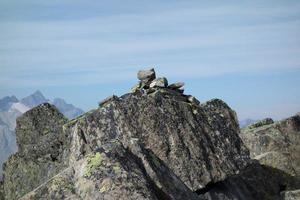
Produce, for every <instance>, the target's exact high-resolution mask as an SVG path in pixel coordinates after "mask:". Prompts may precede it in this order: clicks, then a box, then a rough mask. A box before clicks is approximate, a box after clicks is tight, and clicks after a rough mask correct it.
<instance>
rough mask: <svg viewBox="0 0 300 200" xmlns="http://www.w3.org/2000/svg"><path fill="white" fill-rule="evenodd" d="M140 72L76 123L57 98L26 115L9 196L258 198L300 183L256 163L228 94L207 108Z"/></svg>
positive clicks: (9, 173)
mask: <svg viewBox="0 0 300 200" xmlns="http://www.w3.org/2000/svg"><path fill="white" fill-rule="evenodd" d="M151 71H152V70H151ZM153 71H154V70H153ZM146 74H147V73H146ZM150 74H151V73H150ZM154 74H155V73H154ZM138 77H140V80H141V79H142V80H141V82H140V83H139V84H138V85H137V86H136V87H135V89H134V90H133V91H132V93H128V94H125V95H123V96H120V97H117V96H112V97H110V98H107V99H105V100H104V101H101V103H100V104H99V108H97V109H96V110H92V111H90V112H88V113H86V114H84V115H82V116H80V117H78V118H76V119H74V120H71V121H67V120H66V119H65V118H64V117H63V116H62V115H61V114H60V113H58V112H57V110H56V109H55V108H54V107H52V106H51V105H49V104H42V105H40V106H38V107H37V108H34V109H33V110H30V111H28V112H27V113H25V114H24V115H23V116H22V117H20V118H19V119H18V122H17V141H18V145H19V149H20V151H19V152H18V153H17V154H15V155H13V156H11V157H10V159H9V161H8V162H7V163H6V165H5V176H4V196H5V199H18V198H21V199H24V200H25V199H26V200H28V199H101V200H102V199H103V200H104V199H105V200H106V199H109V200H111V199H151V200H152V199H153V200H156V199H157V200H158V199H159V200H161V199H162V200H171V199H175V200H177V199H178V200H179V199H187V200H189V199H190V200H196V199H199V200H200V199H220V200H221V199H230V200H231V199H232V200H233V199H246V200H247V199H249V200H250V199H251V200H252V199H268V198H267V197H268V195H269V196H270V198H269V199H271V198H273V197H274V199H276V198H277V197H280V192H283V191H285V189H288V190H296V189H297V187H296V186H297V184H298V183H297V180H294V179H290V178H289V177H288V178H285V176H284V178H280V177H283V174H282V173H277V171H276V173H275V172H272V170H270V169H269V168H262V167H261V166H260V164H258V163H257V162H255V161H252V160H251V159H250V155H249V151H248V149H247V148H246V147H245V146H244V144H243V142H242V141H241V139H240V137H239V135H238V134H239V125H238V122H237V118H236V114H235V112H234V111H233V110H232V109H230V108H229V107H228V105H227V104H226V103H224V102H223V101H222V100H218V99H213V100H211V101H208V102H206V103H204V104H199V101H198V100H197V101H196V98H194V100H193V101H191V100H190V98H191V96H190V95H185V94H183V93H182V92H181V91H178V87H173V88H169V87H167V85H165V87H153V88H150V87H149V86H150V84H151V83H152V82H153V81H155V79H154V78H155V77H154V75H153V74H152V75H149V76H148V75H147V76H146V75H143V76H142V75H138ZM141 77H145V78H146V79H147V81H145V82H143V80H145V79H144V78H141ZM149 77H150V78H149ZM252 166H253V167H252ZM269 176H271V177H273V179H266V177H268V178H269ZM274 180H276V181H274ZM270 184H273V185H272V187H271V186H270ZM280 184H281V185H282V186H280ZM233 186H236V188H232V187H233ZM257 186H259V187H260V188H259V189H258V188H255V187H257ZM223 197H224V198H223ZM244 197H245V198H244ZM260 197H261V198H260Z"/></svg>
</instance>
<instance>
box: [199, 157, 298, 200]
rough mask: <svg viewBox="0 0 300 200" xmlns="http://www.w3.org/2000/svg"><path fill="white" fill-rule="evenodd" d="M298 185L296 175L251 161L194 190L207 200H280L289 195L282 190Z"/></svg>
mask: <svg viewBox="0 0 300 200" xmlns="http://www.w3.org/2000/svg"><path fill="white" fill-rule="evenodd" d="M299 187H300V181H299V179H297V178H296V177H293V176H290V175H288V174H286V173H284V172H282V171H281V170H276V169H274V168H271V167H267V166H261V165H259V164H258V163H253V164H251V165H249V166H247V167H246V168H245V169H243V170H242V171H241V172H239V173H238V174H236V175H234V176H232V177H229V178H227V179H225V180H224V181H220V182H217V183H213V184H211V185H209V186H208V187H207V188H204V189H202V190H198V191H196V192H197V193H198V194H199V196H200V197H201V198H203V199H207V200H237V199H242V200H257V199H266V200H282V196H289V195H288V194H286V193H283V192H282V191H283V190H295V189H297V188H299ZM286 199H288V198H286Z"/></svg>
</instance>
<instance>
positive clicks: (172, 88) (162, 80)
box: [131, 68, 200, 105]
mask: <svg viewBox="0 0 300 200" xmlns="http://www.w3.org/2000/svg"><path fill="white" fill-rule="evenodd" d="M137 78H138V79H139V83H138V84H136V85H135V86H134V87H133V88H132V89H131V92H132V93H135V92H141V93H145V94H151V93H153V92H155V91H157V90H160V91H164V92H168V93H172V94H177V95H181V96H184V98H185V99H186V101H187V102H189V103H191V104H193V105H199V104H200V102H199V101H198V100H197V99H196V98H195V97H193V96H191V95H184V94H183V93H184V88H183V86H184V83H183V82H176V83H172V84H170V85H169V84H168V80H167V78H166V77H159V78H156V73H155V70H154V69H153V68H152V69H149V70H140V71H138V73H137ZM174 92H175V93H174Z"/></svg>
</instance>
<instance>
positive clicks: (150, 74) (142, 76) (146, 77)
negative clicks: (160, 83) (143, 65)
mask: <svg viewBox="0 0 300 200" xmlns="http://www.w3.org/2000/svg"><path fill="white" fill-rule="evenodd" d="M137 78H138V79H139V80H141V81H142V82H150V81H152V80H154V79H155V78H156V75H155V71H154V69H153V68H152V69H150V70H140V71H138V73H137Z"/></svg>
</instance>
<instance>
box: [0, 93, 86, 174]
mask: <svg viewBox="0 0 300 200" xmlns="http://www.w3.org/2000/svg"><path fill="white" fill-rule="evenodd" d="M47 101H48V100H47V99H46V98H45V97H44V96H43V94H42V93H41V92H39V91H36V92H35V93H33V94H31V95H29V96H27V97H25V98H23V99H22V100H21V101H19V100H18V99H17V98H16V97H15V96H11V97H4V98H3V99H0V178H1V177H2V163H4V162H5V161H6V160H7V159H8V157H9V156H10V155H11V154H13V153H15V152H16V151H17V150H18V148H17V144H16V135H15V127H16V119H17V117H19V116H20V115H22V114H23V113H24V112H26V111H28V110H29V109H31V108H33V107H35V106H38V105H39V104H41V103H46V102H47ZM22 102H23V103H26V105H28V106H30V107H28V106H26V105H25V104H23V103H22ZM51 104H53V105H55V106H56V107H57V108H58V110H59V111H60V112H62V113H63V114H64V115H65V116H66V117H68V118H69V119H73V118H75V117H77V116H79V115H81V114H82V113H83V111H82V110H81V109H79V108H76V107H75V106H73V105H72V104H68V103H66V102H65V101H64V100H63V99H60V98H56V99H54V100H53V102H51Z"/></svg>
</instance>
